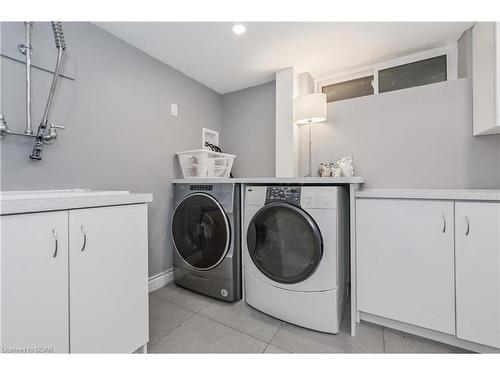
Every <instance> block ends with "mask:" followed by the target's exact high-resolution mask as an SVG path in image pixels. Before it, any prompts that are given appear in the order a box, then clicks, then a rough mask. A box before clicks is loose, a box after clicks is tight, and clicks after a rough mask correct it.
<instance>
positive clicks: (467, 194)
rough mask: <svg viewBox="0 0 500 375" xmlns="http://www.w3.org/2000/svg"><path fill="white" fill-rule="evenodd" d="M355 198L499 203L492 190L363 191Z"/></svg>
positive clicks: (496, 191)
mask: <svg viewBox="0 0 500 375" xmlns="http://www.w3.org/2000/svg"><path fill="white" fill-rule="evenodd" d="M356 198H393V199H444V200H486V201H500V190H494V189H363V190H358V191H357V192H356Z"/></svg>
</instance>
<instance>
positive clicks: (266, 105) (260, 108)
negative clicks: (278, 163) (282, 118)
mask: <svg viewBox="0 0 500 375" xmlns="http://www.w3.org/2000/svg"><path fill="white" fill-rule="evenodd" d="M275 97H276V85H275V83H274V81H273V82H268V83H264V84H263V85H259V86H254V87H250V88H247V89H243V90H239V91H235V92H231V93H229V94H225V95H222V133H221V146H222V150H223V151H224V152H227V153H230V154H235V155H237V157H236V159H235V160H234V164H233V171H232V172H233V175H234V176H235V177H270V176H274V175H275V155H274V150H275V126H274V124H275V116H276V115H275V113H276V111H275V110H276V108H275V101H276V100H275Z"/></svg>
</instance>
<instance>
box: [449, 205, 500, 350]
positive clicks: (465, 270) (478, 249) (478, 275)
mask: <svg viewBox="0 0 500 375" xmlns="http://www.w3.org/2000/svg"><path fill="white" fill-rule="evenodd" d="M455 215H456V217H455V225H456V241H455V246H456V250H455V251H456V274H457V281H456V282H457V337H458V338H461V339H464V340H468V341H472V342H477V343H479V344H484V345H489V346H493V347H500V203H494V202H491V203H490V202H457V203H456V204H455Z"/></svg>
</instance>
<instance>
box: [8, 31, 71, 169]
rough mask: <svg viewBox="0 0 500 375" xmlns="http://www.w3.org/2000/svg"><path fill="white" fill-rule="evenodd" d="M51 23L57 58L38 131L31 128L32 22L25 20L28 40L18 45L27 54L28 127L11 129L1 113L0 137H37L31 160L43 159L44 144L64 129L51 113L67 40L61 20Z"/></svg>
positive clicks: (51, 140) (52, 139) (53, 139)
mask: <svg viewBox="0 0 500 375" xmlns="http://www.w3.org/2000/svg"><path fill="white" fill-rule="evenodd" d="M51 24H52V31H53V33H54V40H55V44H56V48H57V60H56V67H55V69H54V76H53V78H52V84H51V86H50V91H49V97H48V98H47V104H46V105H45V111H44V114H43V117H42V120H41V122H40V125H39V126H38V130H37V133H36V134H33V130H32V128H31V53H32V51H33V49H32V46H31V32H32V27H33V23H32V22H25V26H26V42H25V43H24V44H20V45H19V47H18V48H19V51H20V52H21V53H22V54H24V55H25V56H26V129H25V131H24V133H18V132H14V131H11V130H10V129H9V128H8V126H7V121H6V120H5V117H4V116H3V115H2V114H0V139H3V138H5V136H6V135H7V134H11V135H21V136H26V137H34V138H35V145H34V146H33V150H32V152H31V155H30V159H31V160H41V159H42V157H41V152H42V146H43V144H44V143H45V144H51V143H52V142H54V141H55V140H56V139H57V131H56V129H64V126H60V125H55V124H53V123H50V122H49V115H50V111H51V109H52V102H53V99H54V92H55V90H56V87H57V81H58V78H59V71H60V68H61V58H62V54H63V51H64V50H65V49H66V42H65V40H64V34H63V29H62V24H61V22H51Z"/></svg>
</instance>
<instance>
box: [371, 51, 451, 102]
mask: <svg viewBox="0 0 500 375" xmlns="http://www.w3.org/2000/svg"><path fill="white" fill-rule="evenodd" d="M446 79H447V77H446V55H442V56H437V57H433V58H430V59H426V60H420V61H416V62H413V63H409V64H404V65H398V66H394V67H391V68H387V69H383V70H379V72H378V91H379V92H380V93H382V92H388V91H394V90H401V89H406V88H409V87H415V86H422V85H428V84H430V83H436V82H443V81H446Z"/></svg>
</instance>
